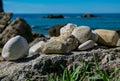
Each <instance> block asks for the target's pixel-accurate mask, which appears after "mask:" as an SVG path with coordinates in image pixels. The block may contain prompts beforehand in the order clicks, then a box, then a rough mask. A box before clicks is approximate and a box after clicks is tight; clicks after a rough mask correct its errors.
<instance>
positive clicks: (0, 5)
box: [0, 0, 4, 12]
mask: <svg viewBox="0 0 120 81" xmlns="http://www.w3.org/2000/svg"><path fill="white" fill-rule="evenodd" d="M0 12H4V10H3V2H2V0H0Z"/></svg>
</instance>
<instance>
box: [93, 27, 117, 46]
mask: <svg viewBox="0 0 120 81" xmlns="http://www.w3.org/2000/svg"><path fill="white" fill-rule="evenodd" d="M95 32H96V33H97V34H98V36H99V38H98V41H97V43H99V44H101V45H105V46H116V43H117V41H118V39H119V36H118V34H117V32H116V31H113V30H105V29H97V30H95Z"/></svg>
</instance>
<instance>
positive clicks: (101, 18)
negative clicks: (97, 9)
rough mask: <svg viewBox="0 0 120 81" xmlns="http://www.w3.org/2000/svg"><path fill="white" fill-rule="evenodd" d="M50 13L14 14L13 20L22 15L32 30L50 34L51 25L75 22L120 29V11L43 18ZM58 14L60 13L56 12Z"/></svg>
mask: <svg viewBox="0 0 120 81" xmlns="http://www.w3.org/2000/svg"><path fill="white" fill-rule="evenodd" d="M47 15H48V14H13V18H12V20H14V19H15V18H16V17H21V18H23V19H25V20H26V22H27V23H28V24H29V25H30V26H31V28H32V31H34V32H38V33H40V34H44V35H48V30H49V28H50V27H52V26H54V25H58V24H67V23H73V24H76V25H77V26H78V27H79V26H89V27H90V28H91V29H93V30H94V29H109V30H120V13H104V14H98V13H97V14H94V15H95V16H96V17H92V18H82V17H81V15H82V14H79V13H77V14H71V13H69V14H62V15H63V16H64V18H63V19H59V18H56V19H49V18H43V17H45V16H47ZM54 15H58V14H54Z"/></svg>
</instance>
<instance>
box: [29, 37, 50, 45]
mask: <svg viewBox="0 0 120 81" xmlns="http://www.w3.org/2000/svg"><path fill="white" fill-rule="evenodd" d="M47 40H48V39H47V38H45V37H40V38H35V39H34V40H33V41H32V42H30V43H29V47H32V46H33V45H34V44H36V43H38V42H40V41H44V42H46V41H47Z"/></svg>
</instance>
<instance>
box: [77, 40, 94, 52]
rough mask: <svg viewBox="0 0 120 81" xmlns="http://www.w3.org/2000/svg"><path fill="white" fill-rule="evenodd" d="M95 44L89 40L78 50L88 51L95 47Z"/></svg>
mask: <svg viewBox="0 0 120 81" xmlns="http://www.w3.org/2000/svg"><path fill="white" fill-rule="evenodd" d="M94 44H95V42H94V41H93V40H88V41H86V42H84V43H82V44H81V45H80V46H79V47H78V50H88V49H91V48H93V47H94Z"/></svg>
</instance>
